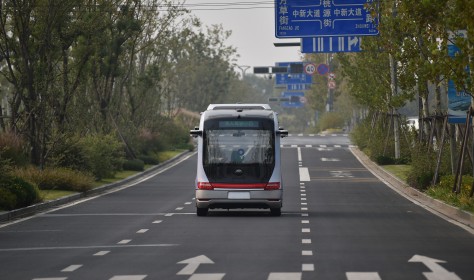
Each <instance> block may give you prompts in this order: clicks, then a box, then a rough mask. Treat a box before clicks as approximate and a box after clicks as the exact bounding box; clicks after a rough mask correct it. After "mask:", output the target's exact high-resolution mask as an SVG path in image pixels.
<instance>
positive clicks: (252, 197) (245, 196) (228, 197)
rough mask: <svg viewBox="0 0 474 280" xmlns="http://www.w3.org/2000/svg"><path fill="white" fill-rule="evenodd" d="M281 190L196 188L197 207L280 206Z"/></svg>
mask: <svg viewBox="0 0 474 280" xmlns="http://www.w3.org/2000/svg"><path fill="white" fill-rule="evenodd" d="M282 195H283V190H281V189H280V190H272V191H266V190H196V207H197V208H210V209H213V208H224V209H231V208H281V207H282Z"/></svg>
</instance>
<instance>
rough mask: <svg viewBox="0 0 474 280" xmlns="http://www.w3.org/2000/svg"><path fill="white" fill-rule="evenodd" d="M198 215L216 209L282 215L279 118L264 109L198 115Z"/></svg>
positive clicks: (223, 108)
mask: <svg viewBox="0 0 474 280" xmlns="http://www.w3.org/2000/svg"><path fill="white" fill-rule="evenodd" d="M190 133H191V135H192V136H193V137H197V138H198V146H197V149H198V150H197V151H198V161H197V176H196V186H195V187H196V213H197V215H198V216H206V215H207V214H208V210H209V209H214V208H223V209H231V208H265V209H270V211H271V214H272V215H274V216H280V215H281V207H282V198H283V185H282V181H281V171H280V161H281V156H280V138H282V137H285V136H288V131H286V130H283V128H280V127H279V126H278V119H277V114H276V113H275V112H273V111H272V110H271V108H270V106H269V105H267V104H211V105H209V107H208V108H207V110H206V111H205V112H203V113H202V114H201V120H200V123H199V127H196V128H195V129H194V130H191V131H190Z"/></svg>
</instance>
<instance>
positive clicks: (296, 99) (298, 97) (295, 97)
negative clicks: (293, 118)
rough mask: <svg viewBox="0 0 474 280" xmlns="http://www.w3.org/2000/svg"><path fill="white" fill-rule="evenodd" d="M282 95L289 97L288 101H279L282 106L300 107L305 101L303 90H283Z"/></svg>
mask: <svg viewBox="0 0 474 280" xmlns="http://www.w3.org/2000/svg"><path fill="white" fill-rule="evenodd" d="M282 97H286V98H289V99H290V100H289V101H286V102H281V106H282V107H286V108H301V107H303V106H304V104H305V103H306V98H305V97H304V92H291V91H290V92H283V94H282Z"/></svg>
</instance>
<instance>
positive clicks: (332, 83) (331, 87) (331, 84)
mask: <svg viewBox="0 0 474 280" xmlns="http://www.w3.org/2000/svg"><path fill="white" fill-rule="evenodd" d="M328 88H330V89H335V88H336V82H335V81H329V82H328Z"/></svg>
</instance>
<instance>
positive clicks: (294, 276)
mask: <svg viewBox="0 0 474 280" xmlns="http://www.w3.org/2000/svg"><path fill="white" fill-rule="evenodd" d="M301 274H302V273H301V272H291V273H289V272H272V273H270V274H269V275H268V278H267V280H301Z"/></svg>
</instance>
